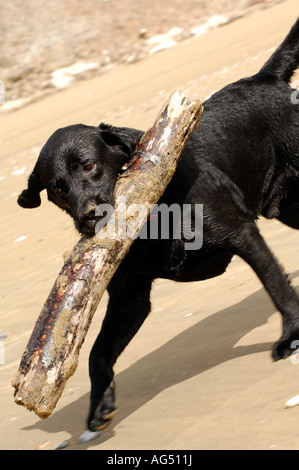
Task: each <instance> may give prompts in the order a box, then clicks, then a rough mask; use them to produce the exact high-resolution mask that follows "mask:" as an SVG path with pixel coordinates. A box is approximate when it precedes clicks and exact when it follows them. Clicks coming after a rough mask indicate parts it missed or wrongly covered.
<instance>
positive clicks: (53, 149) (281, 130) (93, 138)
mask: <svg viewBox="0 0 299 470" xmlns="http://www.w3.org/2000/svg"><path fill="white" fill-rule="evenodd" d="M298 65H299V19H298V20H297V22H296V23H295V25H294V26H293V28H292V29H291V31H290V33H289V34H288V36H287V37H286V39H285V40H284V41H283V43H282V44H281V45H280V47H278V49H277V50H276V51H275V52H274V53H273V55H272V56H271V57H270V59H269V60H268V61H267V62H266V64H265V65H264V66H263V67H262V68H261V70H260V71H259V72H258V73H257V74H256V75H253V76H252V77H249V78H244V79H242V80H239V81H237V82H236V83H233V84H230V85H228V86H226V87H225V88H223V89H222V90H220V91H219V92H217V93H215V94H214V95H213V96H212V97H211V98H209V99H208V100H207V101H206V102H205V103H204V112H203V114H202V117H201V120H200V123H199V125H198V127H197V128H196V129H195V130H194V131H193V133H192V135H191V137H190V138H189V140H188V142H187V145H186V147H185V149H184V151H183V153H182V155H181V158H180V160H179V163H178V166H177V170H176V172H175V174H174V177H173V179H172V181H171V182H170V184H169V186H168V187H167V189H166V191H165V193H164V195H163V196H162V198H161V200H160V201H159V203H161V204H162V203H163V204H166V205H167V206H170V205H172V204H174V203H175V204H178V205H179V206H180V207H182V208H183V207H184V206H188V207H192V211H193V212H192V214H193V225H194V223H195V222H194V218H195V209H196V207H197V205H202V207H203V244H202V246H200V248H199V249H196V250H194V249H187V248H186V235H185V234H184V233H183V231H182V233H181V237H169V238H168V239H167V237H162V236H160V237H158V238H157V237H156V238H155V239H151V238H150V237H149V238H148V239H146V238H144V239H142V238H141V237H139V238H137V239H136V240H135V241H134V243H133V245H132V247H131V249H130V252H129V254H128V255H127V256H126V258H125V259H124V261H123V262H122V264H121V265H120V267H119V269H118V270H117V272H116V274H115V275H114V277H113V278H112V280H111V282H110V284H109V286H108V293H109V303H108V308H107V312H106V315H105V318H104V321H103V324H102V328H101V331H100V333H99V336H98V337H97V339H96V341H95V344H94V346H93V348H92V351H91V354H90V363H89V364H90V365H89V367H90V378H91V395H90V400H91V403H90V413H89V417H88V427H89V429H90V430H98V429H101V428H103V427H104V426H105V425H107V424H108V422H109V420H110V419H111V417H112V415H113V414H114V412H115V402H114V394H115V390H114V388H115V385H114V381H113V375H114V373H113V366H114V364H115V361H116V360H117V358H118V356H119V355H120V353H121V352H122V351H123V350H124V348H125V347H126V346H127V344H128V343H129V341H130V340H131V339H132V338H133V336H134V335H135V333H136V332H137V331H138V329H139V328H140V327H141V325H142V323H143V322H144V320H145V319H146V317H147V316H148V314H149V312H150V291H151V286H152V282H153V280H154V279H155V278H166V279H171V280H174V281H182V282H187V281H197V280H203V279H208V278H211V277H214V276H218V275H220V274H222V273H223V272H224V271H225V269H226V268H227V266H228V264H229V262H230V261H231V259H232V257H233V255H238V256H240V257H241V258H243V259H244V260H245V261H246V262H247V263H248V264H249V265H250V266H251V267H252V269H253V270H254V271H255V272H256V274H257V276H258V277H259V278H260V280H261V282H262V283H263V285H264V287H265V289H266V290H267V291H268V293H269V295H270V297H271V298H272V300H273V302H274V304H275V306H276V308H277V309H278V310H279V311H280V312H281V314H282V319H283V332H282V336H281V338H280V339H279V340H278V341H277V342H276V343H275V344H274V347H273V353H272V356H273V358H274V360H278V359H281V358H284V357H287V356H288V355H290V354H291V353H292V352H294V346H293V345H294V343H293V342H294V340H299V298H298V296H297V294H296V292H295V290H294V289H293V287H291V285H290V282H289V280H288V278H287V276H286V274H285V273H284V272H283V270H282V268H281V267H280V265H279V264H278V262H277V261H276V259H275V257H274V256H273V254H272V252H271V251H270V249H269V248H268V246H267V244H266V243H265V241H264V239H263V237H262V236H261V234H260V233H259V230H258V228H257V226H256V220H257V219H258V217H259V216H261V215H262V216H264V217H266V218H268V219H272V218H276V219H278V220H280V221H281V222H283V223H285V224H287V225H288V226H290V227H293V228H296V229H299V104H298V101H299V100H298V96H297V95H299V93H298V92H297V91H296V90H295V89H292V88H291V87H290V86H289V82H290V80H291V77H292V75H293V73H294V71H295V70H296V68H297V66H298ZM142 134H143V133H142V131H139V130H136V129H130V128H125V127H114V126H111V125H106V124H100V125H99V127H91V126H85V125H83V124H78V125H72V126H68V127H66V128H63V129H58V130H57V131H56V132H54V134H53V135H52V136H51V137H50V138H49V140H48V141H47V143H46V144H45V146H44V147H43V148H42V150H41V152H40V155H39V158H38V160H37V162H36V165H35V167H34V169H33V172H32V173H31V175H30V177H29V180H28V188H27V189H25V190H24V191H23V192H22V194H21V195H20V196H19V198H18V203H19V204H20V205H21V206H22V207H26V208H33V207H37V206H39V204H40V196H39V193H40V191H42V190H43V189H46V190H47V193H48V198H49V200H50V201H52V202H53V203H54V204H56V205H57V206H58V207H60V208H61V209H63V210H65V211H66V212H67V213H69V214H70V215H71V217H72V218H73V219H74V222H75V225H76V227H77V229H78V231H79V232H80V233H82V234H84V235H85V236H87V237H90V236H92V235H94V233H95V227H96V225H97V223H98V222H99V220H100V217H99V216H98V215H97V213H96V210H95V208H96V207H98V206H100V205H101V204H104V203H105V204H113V190H114V186H115V182H116V180H117V178H118V176H119V174H120V173H121V172H122V167H123V165H124V164H125V163H126V162H128V160H129V159H130V155H131V153H132V152H133V150H134V148H135V146H136V143H137V141H138V139H139V138H140V137H141V135H142ZM100 207H101V206H100ZM147 223H150V221H149V222H147ZM186 347H188V345H186Z"/></svg>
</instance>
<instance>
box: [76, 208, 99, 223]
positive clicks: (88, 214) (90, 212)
mask: <svg viewBox="0 0 299 470" xmlns="http://www.w3.org/2000/svg"><path fill="white" fill-rule="evenodd" d="M96 209H97V206H96V205H89V206H88V207H87V209H85V210H82V211H80V212H78V215H77V217H78V220H79V221H80V222H84V221H85V220H94V219H95V218H96Z"/></svg>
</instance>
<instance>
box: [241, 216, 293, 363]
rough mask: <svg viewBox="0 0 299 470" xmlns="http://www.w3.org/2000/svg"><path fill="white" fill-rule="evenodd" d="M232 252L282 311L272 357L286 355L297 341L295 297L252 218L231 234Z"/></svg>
mask: <svg viewBox="0 0 299 470" xmlns="http://www.w3.org/2000/svg"><path fill="white" fill-rule="evenodd" d="M233 245H234V252H235V253H236V254H237V255H239V256H241V257H242V258H243V259H244V260H245V261H246V262H247V263H248V264H249V265H250V266H251V267H252V268H253V269H254V271H255V272H256V274H257V275H258V277H259V278H260V280H261V281H262V283H263V284H264V286H265V288H266V290H267V291H268V293H269V295H270V296H271V298H272V300H273V302H274V304H275V305H276V307H277V308H278V310H279V311H280V312H281V314H282V318H283V332H282V336H281V338H280V339H279V340H278V341H277V342H276V343H275V344H274V347H273V351H272V356H273V359H274V360H278V359H282V358H285V357H287V356H290V355H291V354H292V353H293V352H294V349H295V348H296V345H295V344H297V343H295V341H299V298H298V296H297V294H296V292H295V290H294V288H293V287H292V286H291V284H290V282H289V280H288V278H287V276H286V274H285V273H284V271H283V269H282V268H281V267H280V265H279V263H278V262H277V260H276V259H275V257H274V255H273V254H272V252H271V251H270V249H269V248H268V246H267V244H266V243H265V241H264V239H263V237H262V236H261V235H260V233H259V231H258V228H257V227H256V225H255V223H254V222H248V223H244V225H243V227H242V230H241V231H240V232H239V233H238V235H237V236H236V237H235V236H234V241H233Z"/></svg>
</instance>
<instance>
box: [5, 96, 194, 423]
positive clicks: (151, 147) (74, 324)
mask: <svg viewBox="0 0 299 470" xmlns="http://www.w3.org/2000/svg"><path fill="white" fill-rule="evenodd" d="M201 112H202V105H201V103H200V102H199V101H191V100H189V98H188V97H187V96H186V95H185V94H183V93H180V92H175V93H173V94H172V95H171V96H170V98H169V100H168V101H167V103H166V105H165V107H164V108H163V109H162V111H161V113H160V114H159V116H158V117H157V120H156V122H155V123H154V125H153V127H152V128H151V129H149V130H148V131H147V132H146V133H145V134H144V135H143V137H142V139H141V140H140V142H139V143H138V145H137V148H136V150H135V152H134V154H133V156H132V158H131V160H130V162H129V164H127V166H126V168H125V171H124V172H123V173H122V176H121V177H120V178H119V179H118V181H117V183H116V186H115V213H113V214H112V216H111V217H110V219H109V221H108V222H107V224H106V226H105V227H104V228H103V229H102V230H101V231H100V232H99V233H98V234H97V235H96V236H94V237H93V238H91V239H87V238H85V237H82V238H81V239H80V240H79V242H78V243H77V245H76V246H75V248H74V249H73V251H72V252H71V253H70V254H69V257H68V259H67V260H66V262H65V264H64V266H63V268H62V270H61V272H60V274H59V276H58V278H57V280H56V282H55V284H54V286H53V288H52V290H51V292H50V294H49V297H48V299H47V300H46V302H45V304H44V307H43V309H42V311H41V313H40V316H39V318H38V320H37V322H36V325H35V327H34V329H33V332H32V335H31V337H30V339H29V342H28V345H27V347H26V349H25V352H24V354H23V357H22V359H21V363H20V367H19V371H18V374H17V376H16V377H15V379H14V380H13V383H12V385H13V387H14V388H15V402H16V403H18V404H20V405H23V406H25V407H27V408H28V409H29V410H33V411H34V412H35V413H36V414H37V415H38V416H40V417H41V418H47V417H48V416H50V415H51V413H52V411H53V409H54V408H55V406H56V403H57V401H58V399H59V398H60V396H61V394H62V391H63V389H64V386H65V384H66V381H67V379H68V378H69V377H70V376H71V375H72V374H73V373H74V372H75V370H76V367H77V364H78V359H79V352H80V348H81V346H82V343H83V341H84V338H85V336H86V333H87V331H88V328H89V325H90V323H91V320H92V317H93V314H94V312H95V310H96V308H97V306H98V303H99V301H100V299H101V297H102V295H103V293H104V291H105V289H106V287H107V285H108V284H109V281H110V280H111V278H112V276H113V274H114V273H115V271H116V269H117V267H118V266H119V264H120V263H121V261H122V260H123V258H124V257H125V255H126V254H127V252H128V250H129V248H130V246H131V244H132V243H133V241H134V238H135V237H136V236H137V235H138V231H139V229H140V228H141V226H142V224H143V223H144V222H145V221H146V218H147V216H148V214H149V211H150V207H151V205H152V204H156V203H157V202H158V200H159V199H160V197H161V195H162V194H163V192H164V190H165V188H166V186H167V184H168V183H169V181H170V180H171V178H172V176H173V173H174V171H175V168H176V164H177V162H178V159H179V157H180V154H181V152H182V150H183V148H184V145H185V143H186V141H187V139H188V137H189V135H190V134H191V132H192V130H193V129H194V127H195V126H196V125H197V124H198V121H199V118H200V115H201ZM124 198H125V203H126V207H130V205H132V204H142V205H143V206H142V207H143V208H144V207H145V211H144V214H143V218H142V217H141V219H142V220H141V219H140V214H139V217H137V218H136V216H135V215H134V214H132V211H128V212H127V213H126V216H125V218H122V217H123V213H124V211H123V210H121V208H122V206H121V205H123V204H124ZM137 219H138V223H137V222H136V220H137ZM128 227H129V228H130V233H129V236H128Z"/></svg>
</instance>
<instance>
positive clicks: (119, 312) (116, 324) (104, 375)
mask: <svg viewBox="0 0 299 470" xmlns="http://www.w3.org/2000/svg"><path fill="white" fill-rule="evenodd" d="M112 284H113V288H112V289H110V299H109V303H108V308H107V312H106V316H105V318H104V321H103V325H102V328H101V331H100V333H99V336H98V337H97V339H96V341H95V343H94V346H93V348H92V350H91V353H90V358H89V374H90V380H91V395H90V412H89V417H88V428H89V429H90V430H91V431H96V430H99V429H103V428H104V427H105V426H106V425H107V424H109V422H110V420H111V419H112V417H113V415H114V413H115V411H116V405H115V384H114V381H113V375H114V373H113V365H114V363H115V361H116V359H117V358H118V356H119V355H120V354H121V352H122V351H123V350H124V348H125V347H126V346H127V344H128V343H129V342H130V340H131V339H132V338H133V336H134V335H135V333H137V331H138V330H139V328H140V326H141V325H142V323H143V322H144V320H145V319H146V317H147V315H148V314H149V312H150V290H151V280H148V279H146V280H145V279H143V278H142V276H141V277H140V278H138V279H136V278H134V279H131V278H130V277H124V278H123V279H122V282H121V283H120V284H121V285H120V286H119V287H118V283H115V282H113V283H112ZM116 286H117V287H116Z"/></svg>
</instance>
